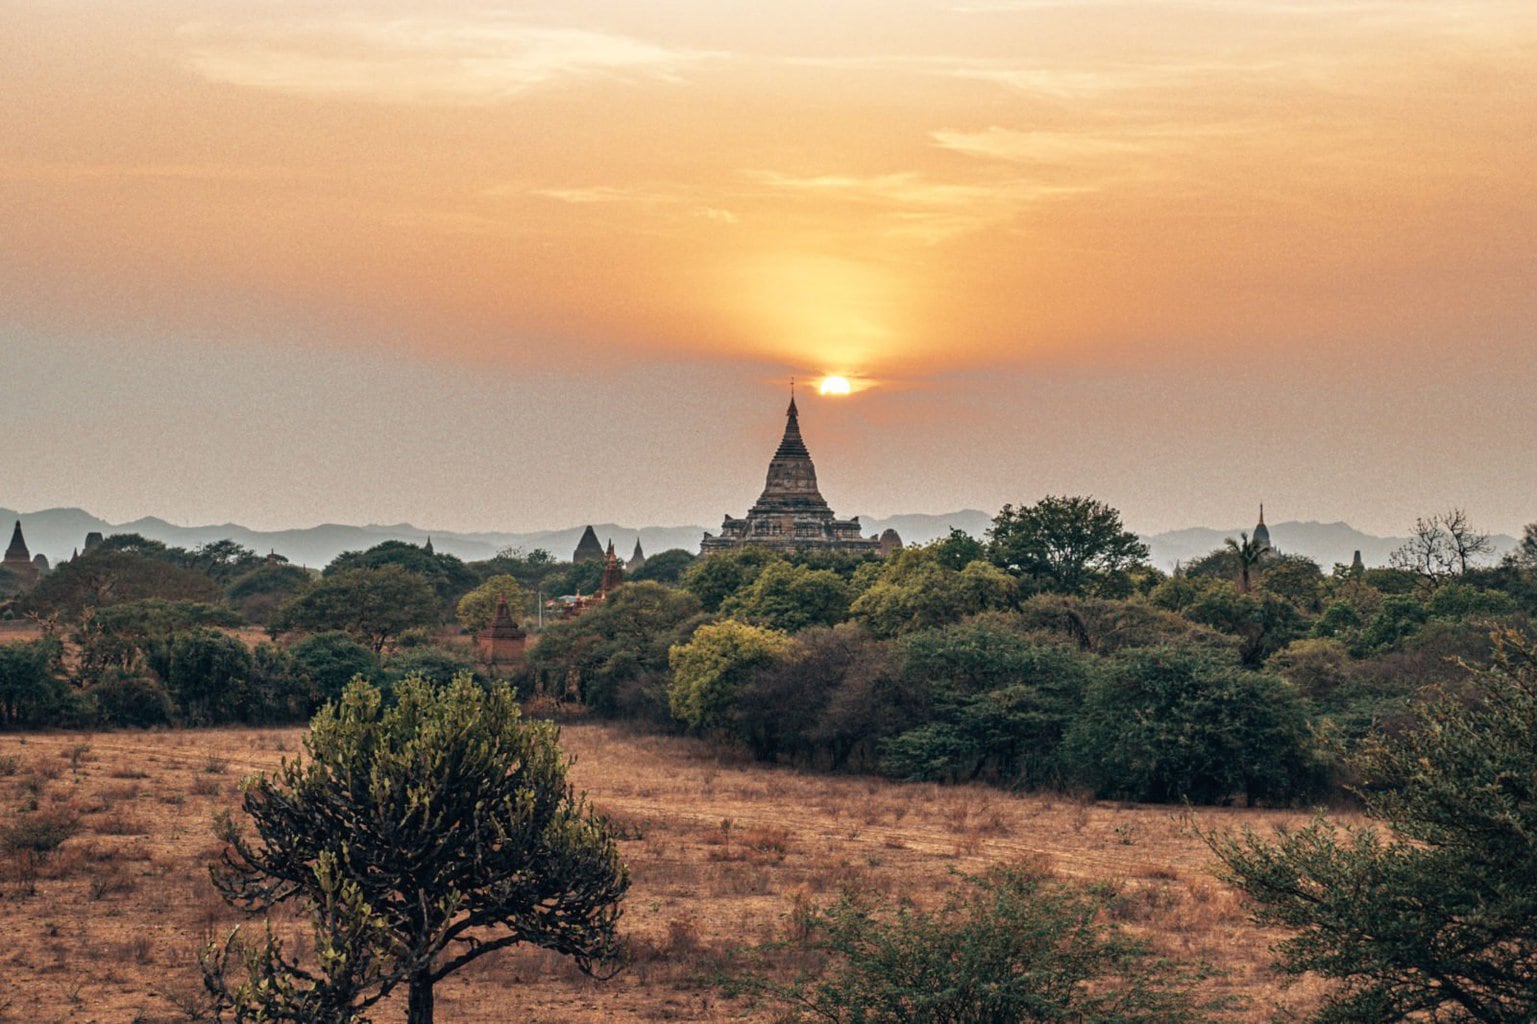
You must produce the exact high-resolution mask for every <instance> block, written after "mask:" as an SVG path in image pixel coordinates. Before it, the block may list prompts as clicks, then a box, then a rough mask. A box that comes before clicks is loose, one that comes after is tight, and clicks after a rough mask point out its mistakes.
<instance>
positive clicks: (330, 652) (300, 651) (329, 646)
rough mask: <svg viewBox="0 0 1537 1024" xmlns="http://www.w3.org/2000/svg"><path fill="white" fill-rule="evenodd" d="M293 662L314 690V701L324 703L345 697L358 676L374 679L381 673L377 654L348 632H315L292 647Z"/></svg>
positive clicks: (290, 649) (290, 650) (290, 652)
mask: <svg viewBox="0 0 1537 1024" xmlns="http://www.w3.org/2000/svg"><path fill="white" fill-rule="evenodd" d="M288 653H289V654H291V655H293V659H294V662H295V663H296V664H297V665H298V666H299V669H300V670H301V671H302V672H303V673H304V674H305V675H307V676H309V680H310V683H311V685H312V686H313V687H314V694H315V700H316V701H317V702H318V703H321V704H324V703H327V702H329V701H334V700H336V699H337V698H339V697H340V696H341V695H342V690H343V688H345V687H346V685H347V684H348V683H350V682H352V680H353V678H354V677H356V676H363V677H364V678H365V679H368V678H372V677H373V676H374V675H375V674H376V673H377V672H378V671H379V659H378V658H377V657H375V656H374V652H373V651H371V650H369V649H368V648H367V647H364V646H363V645H362V644H360V643H358V642H357V641H356V640H354V639H352V637H350V636H348V635H347V634H346V633H343V632H340V631H332V632H329V633H316V634H315V635H313V636H307V637H305V638H304V639H303V640H300V641H299V642H298V643H296V644H294V645H293V646H292V647H291V648H289V650H288Z"/></svg>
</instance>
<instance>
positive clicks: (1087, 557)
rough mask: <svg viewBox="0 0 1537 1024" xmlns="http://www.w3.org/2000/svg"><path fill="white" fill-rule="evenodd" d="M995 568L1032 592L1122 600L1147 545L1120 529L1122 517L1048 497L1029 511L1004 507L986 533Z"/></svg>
mask: <svg viewBox="0 0 1537 1024" xmlns="http://www.w3.org/2000/svg"><path fill="white" fill-rule="evenodd" d="M987 535H988V541H989V550H990V551H991V553H992V559H993V564H994V565H997V566H998V567H1000V568H1002V569H1007V570H1008V571H1009V572H1011V573H1013V574H1014V575H1016V576H1019V577H1021V578H1023V579H1024V580H1025V581H1027V582H1028V583H1029V584H1030V586H1031V587H1032V588H1033V589H1034V590H1036V591H1048V592H1055V593H1062V594H1086V593H1094V594H1099V595H1102V596H1106V597H1121V596H1125V594H1126V593H1127V592H1128V591H1129V589H1130V584H1129V581H1128V578H1127V570H1128V569H1130V568H1131V567H1133V566H1135V565H1137V564H1139V563H1141V562H1143V561H1145V560H1146V559H1147V554H1148V551H1147V545H1146V544H1143V543H1142V542H1141V541H1140V540H1138V539H1137V536H1136V534H1134V533H1131V532H1129V531H1128V530H1126V529H1125V528H1123V527H1122V526H1121V514H1120V513H1119V512H1117V511H1116V510H1115V509H1113V508H1111V507H1110V506H1109V505H1106V504H1105V503H1104V502H1102V501H1096V500H1094V499H1093V498H1087V497H1061V498H1058V497H1052V496H1050V495H1048V496H1047V497H1045V498H1042V499H1041V500H1040V501H1038V502H1036V503H1035V504H1034V505H1031V506H1030V507H1028V508H1018V509H1016V508H1014V507H1013V506H1012V505H1005V506H1003V510H1002V511H1000V512H999V513H998V515H997V516H996V517H995V518H994V519H993V526H992V529H990V530H988V532H987Z"/></svg>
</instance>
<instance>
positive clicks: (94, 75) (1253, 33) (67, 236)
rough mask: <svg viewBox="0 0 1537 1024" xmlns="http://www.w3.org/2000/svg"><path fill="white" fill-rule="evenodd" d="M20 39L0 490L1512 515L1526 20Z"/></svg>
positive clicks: (455, 503)
mask: <svg viewBox="0 0 1537 1024" xmlns="http://www.w3.org/2000/svg"><path fill="white" fill-rule="evenodd" d="M4 6H5V15H4V29H3V31H0V90H3V97H4V102H3V104H0V433H3V435H4V443H3V445H0V505H4V506H6V507H11V508H19V509H22V510H24V511H25V510H32V509H41V508H45V507H51V506H57V505H77V506H81V507H84V508H86V509H88V510H90V511H92V512H94V513H97V514H99V515H102V516H104V517H106V518H109V519H113V520H125V519H131V518H134V517H137V516H142V515H159V516H162V517H164V518H167V519H170V520H172V521H176V522H180V523H185V524H192V523H205V522H223V521H236V522H241V523H244V524H246V525H249V526H253V527H258V528H276V527H290V526H305V525H311V524H314V523H318V522H324V521H332V522H349V523H365V522H379V523H389V522H398V521H403V520H409V521H411V522H414V523H416V524H417V525H420V526H424V527H439V528H443V529H464V530H468V529H491V530H508V531H516V530H526V529H535V528H543V527H560V526H568V525H572V524H579V523H583V522H588V521H593V522H600V521H616V522H619V523H623V524H627V525H636V526H639V525H648V524H656V525H663V524H679V523H703V524H707V525H713V524H718V522H719V520H720V517H721V515H722V514H723V513H725V512H728V511H729V512H731V513H733V514H738V515H740V514H742V513H743V512H744V511H745V510H746V508H747V506H748V505H749V504H750V503H751V502H752V500H753V498H754V497H756V495H757V492H758V490H759V489H760V488H761V486H762V478H763V471H764V469H765V468H766V466H767V462H768V458H769V455H770V454H771V453H772V450H773V447H774V445H775V443H776V442H777V440H778V435H779V432H780V430H781V428H782V425H783V420H782V415H783V410H784V404H785V398H786V382H787V380H788V379H789V378H790V377H791V376H792V375H793V376H795V377H796V378H798V379H799V380H801V381H804V382H807V383H808V384H809V383H810V382H813V381H815V380H816V379H817V378H819V377H821V376H822V375H824V374H827V373H841V374H843V375H845V376H847V377H849V378H850V379H851V380H852V381H854V383H855V393H854V394H852V395H850V396H847V397H842V398H832V397H827V398H819V397H817V396H815V395H814V394H812V393H810V389H809V388H805V389H802V392H801V393H802V395H803V396H804V397H803V398H802V401H801V403H800V404H801V411H802V427H803V432H804V434H805V437H806V441H807V444H808V445H809V447H810V449H811V452H812V455H813V456H814V458H815V459H816V462H817V467H818V472H819V475H820V477H821V481H822V491H823V493H824V495H825V496H826V497H827V499H828V501H829V502H830V503H831V504H832V506H833V508H834V509H835V510H837V511H838V512H839V513H840V514H842V515H850V514H855V513H863V514H865V515H889V514H895V513H904V512H942V511H947V510H953V509H958V508H963V507H975V508H981V509H984V510H988V511H994V510H996V509H997V508H998V507H999V506H1000V505H1001V504H1002V503H1003V502H1005V501H1010V502H1014V503H1016V504H1017V503H1021V502H1031V501H1034V500H1036V499H1038V498H1039V497H1041V496H1042V495H1045V494H1092V495H1094V496H1096V497H1098V498H1101V499H1103V500H1105V501H1108V502H1109V503H1111V504H1112V505H1115V506H1116V507H1118V508H1119V509H1121V511H1122V514H1123V516H1124V518H1125V520H1126V522H1127V523H1128V525H1130V526H1131V527H1132V528H1134V529H1137V530H1141V531H1144V532H1152V531H1157V530H1164V529H1170V528H1174V527H1180V526H1191V525H1212V526H1218V527H1224V528H1226V527H1230V526H1232V525H1235V524H1247V523H1250V522H1252V521H1253V517H1254V512H1255V507H1256V505H1257V504H1258V503H1259V502H1260V501H1264V502H1265V505H1266V510H1267V513H1268V516H1269V518H1270V519H1271V520H1272V521H1279V520H1286V519H1302V520H1309V519H1313V520H1321V521H1333V520H1338V519H1343V520H1346V521H1349V522H1350V523H1352V524H1353V525H1355V526H1357V527H1359V528H1362V529H1365V530H1368V531H1372V532H1377V533H1403V532H1405V531H1406V530H1407V529H1408V527H1409V526H1410V525H1411V524H1412V523H1413V520H1414V518H1415V516H1416V515H1423V514H1428V513H1431V512H1435V511H1439V510H1442V509H1444V508H1446V507H1448V506H1450V505H1458V506H1463V507H1465V508H1466V509H1467V511H1468V513H1469V516H1470V517H1471V518H1472V520H1473V521H1474V522H1475V524H1477V525H1480V526H1482V527H1484V528H1486V529H1490V530H1494V531H1499V532H1510V533H1515V532H1518V531H1519V529H1520V527H1521V525H1522V524H1524V523H1527V522H1531V521H1533V520H1537V472H1534V466H1537V402H1534V400H1533V394H1534V392H1537V3H1533V2H1532V0H1519V2H1504V0H1483V2H1478V3H1468V2H1466V0H1456V2H1453V0H1382V2H1376V0H1361V2H1338V3H1325V2H1314V0H1280V2H1273V3H1268V2H1245V0H1189V2H1179V3H1165V2H1156V0H1134V2H1108V0H1104V2H1101V0H1077V2H1071V3H1069V2H1055V3H1054V2H1042V0H1016V2H1010V0H954V2H950V3H944V2H933V3H918V2H893V0H881V2H858V3H836V4H830V3H826V2H825V0H824V2H819V3H804V2H799V0H781V2H777V3H773V4H742V3H726V2H720V0H695V2H665V0H662V2H655V0H654V2H648V3H644V4H640V3H615V2H610V3H579V2H578V3H569V2H562V3H548V4H541V3H529V4H509V5H501V6H478V5H470V4H458V3H425V2H421V0H415V2H377V0H376V2H369V3H364V4H358V5H355V6H350V7H349V6H344V5H340V4H333V3H324V2H319V0H309V2H295V0H285V2H271V3H253V2H244V3H233V2H218V0H195V2H194V0H188V2H166V0H145V2H142V3H133V4H125V3H108V2H105V0H102V2H96V3H77V2H69V0H52V2H36V0H7V2H6V3H5V5H4Z"/></svg>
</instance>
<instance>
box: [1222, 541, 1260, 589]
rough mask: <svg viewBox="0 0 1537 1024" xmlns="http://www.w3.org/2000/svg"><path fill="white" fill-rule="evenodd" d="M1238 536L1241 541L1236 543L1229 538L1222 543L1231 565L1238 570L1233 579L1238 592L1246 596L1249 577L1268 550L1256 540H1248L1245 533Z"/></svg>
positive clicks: (1249, 581)
mask: <svg viewBox="0 0 1537 1024" xmlns="http://www.w3.org/2000/svg"><path fill="white" fill-rule="evenodd" d="M1238 536H1239V537H1241V538H1243V539H1242V540H1241V541H1237V540H1234V539H1233V538H1231V537H1229V538H1227V540H1225V541H1223V543H1224V544H1226V545H1227V550H1228V553H1229V554H1231V555H1232V557H1233V565H1234V566H1235V567H1236V568H1237V570H1238V574H1237V576H1236V577H1235V578H1236V581H1237V583H1238V592H1239V593H1240V594H1247V593H1248V592H1249V588H1250V586H1251V580H1250V577H1251V575H1252V573H1253V572H1254V568H1255V567H1256V566H1257V565H1259V563H1260V559H1262V558H1264V557H1265V552H1267V551H1269V550H1270V549H1269V548H1267V547H1265V546H1264V545H1263V544H1261V543H1260V542H1259V541H1257V540H1250V539H1249V535H1248V534H1247V533H1240V534H1239V535H1238Z"/></svg>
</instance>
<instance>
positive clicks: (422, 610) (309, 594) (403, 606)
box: [279, 565, 439, 653]
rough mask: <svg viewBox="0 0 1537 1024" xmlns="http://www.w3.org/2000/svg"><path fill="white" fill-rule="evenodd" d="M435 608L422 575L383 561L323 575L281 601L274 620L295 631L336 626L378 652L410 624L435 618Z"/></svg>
mask: <svg viewBox="0 0 1537 1024" xmlns="http://www.w3.org/2000/svg"><path fill="white" fill-rule="evenodd" d="M438 608H439V605H438V598H437V595H436V594H435V593H434V592H433V589H432V587H431V586H429V585H428V583H427V581H426V580H425V579H423V578H422V577H421V576H418V575H417V574H416V573H414V572H411V571H409V570H407V569H404V568H402V567H400V566H398V565H386V566H384V567H382V568H379V569H345V570H343V571H341V572H338V573H334V574H332V575H329V576H325V577H323V578H322V579H320V580H319V581H318V582H317V583H316V584H315V585H314V586H313V587H311V588H310V589H309V590H307V591H305V592H304V593H302V594H300V595H299V596H298V597H296V598H294V599H293V600H292V601H290V602H289V603H288V604H286V605H284V606H283V611H282V615H281V616H280V618H279V621H280V622H281V623H283V624H284V625H287V626H297V627H298V628H300V629H308V630H333V629H339V630H341V631H342V632H344V633H350V634H352V635H353V636H355V637H357V638H358V639H359V640H361V641H362V642H363V643H366V644H367V645H368V646H369V647H371V648H373V650H374V652H375V653H378V652H379V651H382V650H384V648H385V646H386V645H387V644H388V643H389V642H390V641H391V640H393V639H394V638H395V637H397V636H399V635H400V634H401V633H403V632H405V631H406V630H408V629H410V628H412V627H413V626H426V625H430V624H433V623H435V622H437V621H438Z"/></svg>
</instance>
